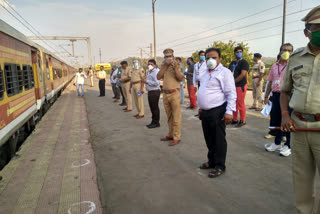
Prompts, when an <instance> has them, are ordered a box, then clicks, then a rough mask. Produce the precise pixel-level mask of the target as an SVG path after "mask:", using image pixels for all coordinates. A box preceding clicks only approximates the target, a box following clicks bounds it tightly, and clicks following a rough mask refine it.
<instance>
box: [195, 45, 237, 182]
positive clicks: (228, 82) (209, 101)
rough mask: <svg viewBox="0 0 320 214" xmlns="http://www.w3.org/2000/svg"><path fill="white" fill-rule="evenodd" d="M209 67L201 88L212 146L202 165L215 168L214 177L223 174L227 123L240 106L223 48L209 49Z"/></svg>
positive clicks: (206, 133) (200, 102)
mask: <svg viewBox="0 0 320 214" xmlns="http://www.w3.org/2000/svg"><path fill="white" fill-rule="evenodd" d="M206 59H207V67H208V69H207V71H206V72H205V73H204V75H203V76H202V78H201V86H200V88H199V92H198V105H199V115H200V120H201V122H202V129H203V134H204V138H205V141H206V144H207V147H208V150H209V151H208V162H206V163H203V164H202V165H201V166H200V169H213V170H212V171H211V172H210V173H209V175H208V176H209V177H210V178H215V177H218V176H220V175H222V174H223V173H224V172H225V170H226V166H225V161H226V155H227V140H226V125H228V124H230V123H231V122H232V112H233V111H235V110H236V100H237V92H236V87H235V85H234V78H233V76H232V73H231V72H230V70H229V69H227V68H225V67H224V66H223V65H222V64H221V51H220V49H218V48H209V49H207V51H206Z"/></svg>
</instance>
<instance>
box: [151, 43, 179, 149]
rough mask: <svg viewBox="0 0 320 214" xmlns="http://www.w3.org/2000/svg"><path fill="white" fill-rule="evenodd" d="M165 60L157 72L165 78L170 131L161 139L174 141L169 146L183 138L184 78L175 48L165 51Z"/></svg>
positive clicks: (164, 96)
mask: <svg viewBox="0 0 320 214" xmlns="http://www.w3.org/2000/svg"><path fill="white" fill-rule="evenodd" d="M163 53H164V58H165V61H164V63H163V65H162V66H161V70H160V72H159V73H158V74H157V78H158V80H161V79H162V78H163V104H164V108H165V110H166V113H167V117H168V126H169V133H168V135H167V136H166V137H164V138H162V139H161V141H170V140H171V141H172V142H171V143H170V144H169V146H175V145H177V144H178V143H179V142H180V140H181V109H180V82H181V81H182V79H183V74H182V72H181V66H180V65H179V64H178V63H177V62H176V60H174V56H173V50H172V49H165V50H164V51H163Z"/></svg>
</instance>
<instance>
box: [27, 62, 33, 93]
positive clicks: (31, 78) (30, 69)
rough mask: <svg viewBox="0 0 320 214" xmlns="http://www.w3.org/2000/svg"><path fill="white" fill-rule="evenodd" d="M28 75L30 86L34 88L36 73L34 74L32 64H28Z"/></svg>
mask: <svg viewBox="0 0 320 214" xmlns="http://www.w3.org/2000/svg"><path fill="white" fill-rule="evenodd" d="M28 75H29V78H28V79H29V84H30V85H29V87H30V88H33V87H34V74H33V70H32V66H30V65H29V66H28Z"/></svg>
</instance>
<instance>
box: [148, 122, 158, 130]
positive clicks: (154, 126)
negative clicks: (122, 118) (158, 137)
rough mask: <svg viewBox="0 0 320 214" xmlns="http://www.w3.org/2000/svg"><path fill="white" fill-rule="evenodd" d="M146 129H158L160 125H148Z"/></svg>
mask: <svg viewBox="0 0 320 214" xmlns="http://www.w3.org/2000/svg"><path fill="white" fill-rule="evenodd" d="M147 127H148V128H149V129H154V128H158V127H160V123H150V124H149V125H147Z"/></svg>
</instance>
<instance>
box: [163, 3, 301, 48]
mask: <svg viewBox="0 0 320 214" xmlns="http://www.w3.org/2000/svg"><path fill="white" fill-rule="evenodd" d="M294 1H296V0H293V1H289V2H288V4H289V3H291V2H294ZM282 5H283V4H279V5H276V6H273V7H270V8H267V9H265V10H262V11H259V12H256V13H254V14H251V15H248V16H245V17H242V18H240V19H237V20H233V21H231V22H228V23H224V24H222V25H219V26H217V27H214V28H210V29H208V30H205V31H201V32H198V33H195V34H192V35H189V36H185V37H182V38H179V39H175V40H171V41H169V42H164V43H161V44H159V46H161V45H165V44H169V43H172V42H176V41H179V40H182V39H186V38H190V37H193V36H198V35H199V34H203V33H206V32H209V31H211V30H216V29H218V28H221V27H224V26H226V25H229V24H234V23H236V22H239V21H242V20H244V19H247V18H250V17H252V16H255V15H258V14H261V13H264V12H266V11H269V10H272V9H274V8H277V7H279V6H282Z"/></svg>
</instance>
